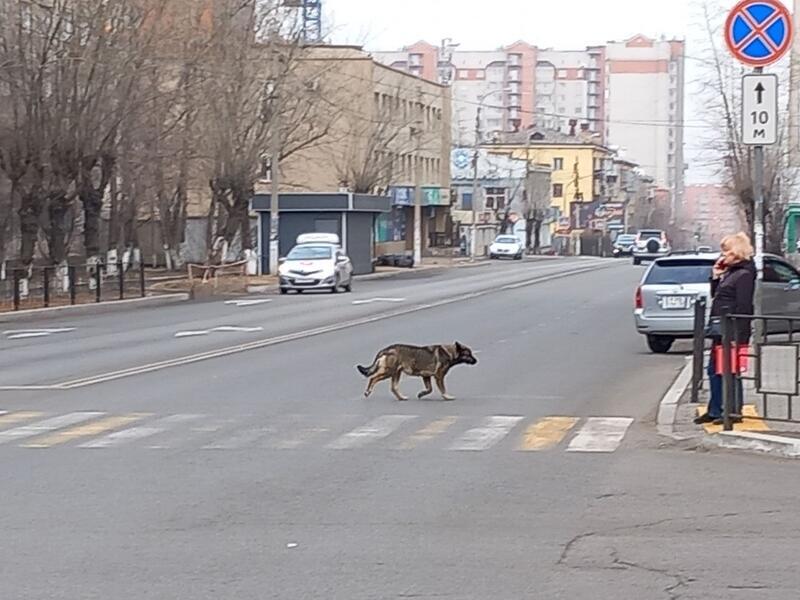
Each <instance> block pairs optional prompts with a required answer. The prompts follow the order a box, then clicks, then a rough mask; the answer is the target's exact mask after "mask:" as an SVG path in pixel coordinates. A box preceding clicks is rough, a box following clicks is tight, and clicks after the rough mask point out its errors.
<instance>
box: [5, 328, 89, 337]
mask: <svg viewBox="0 0 800 600" xmlns="http://www.w3.org/2000/svg"><path fill="white" fill-rule="evenodd" d="M70 331H75V327H57V328H52V329H12V330H9V331H4V332H3V335H5V336H6V338H7V339H9V340H23V339H28V338H40V337H48V336H50V335H52V334H54V333H68V332H70Z"/></svg>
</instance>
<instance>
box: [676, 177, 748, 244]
mask: <svg viewBox="0 0 800 600" xmlns="http://www.w3.org/2000/svg"><path fill="white" fill-rule="evenodd" d="M679 214H680V220H679V222H678V225H679V228H678V231H679V232H680V233H681V236H680V237H681V242H682V243H683V244H684V245H686V246H691V245H693V244H702V245H711V246H716V245H718V244H719V242H720V241H721V240H722V238H723V237H725V236H726V235H729V234H731V233H736V232H738V231H741V230H743V229H745V228H746V227H745V220H744V218H743V215H742V213H741V211H740V210H739V207H738V206H737V204H736V197H735V196H734V195H733V194H732V193H731V192H730V190H729V189H728V188H727V187H725V186H723V185H719V184H695V185H687V186H686V191H685V194H684V196H683V203H682V206H681V210H680V213H679Z"/></svg>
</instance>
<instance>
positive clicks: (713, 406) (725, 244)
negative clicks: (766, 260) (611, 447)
mask: <svg viewBox="0 0 800 600" xmlns="http://www.w3.org/2000/svg"><path fill="white" fill-rule="evenodd" d="M720 248H721V250H722V256H720V258H719V260H718V261H717V262H716V264H715V265H714V268H713V271H712V275H711V297H712V301H711V317H712V318H714V317H722V316H724V315H731V314H735V315H752V314H753V292H754V291H755V282H756V267H755V264H754V263H753V245H752V244H751V243H750V238H749V237H748V236H747V234H745V233H737V234H736V235H729V236H727V237H726V238H725V239H723V240H722V244H721V245H720ZM733 339H734V341H735V342H736V344H737V345H738V346H741V345H746V344H748V343H749V342H750V321H748V320H745V319H741V320H737V321H736V331H734V332H733ZM721 344H722V340H721V339H720V338H719V334H718V332H717V334H716V335H715V337H714V338H713V345H712V348H711V359H710V360H709V363H708V379H709V387H710V392H711V397H710V399H709V401H708V411H707V412H706V414H704V415H702V416H700V417H697V418H696V419H695V420H694V422H695V423H697V424H698V425H700V424H703V423H712V422H713V423H715V424H721V423H722V375H719V374H718V373H717V365H716V361H717V355H718V350H719V346H720V345H721ZM736 386H737V402H738V401H741V400H742V399H743V390H742V381H741V379H739V378H737V379H736ZM737 412H741V411H737ZM734 421H735V422H739V421H741V418H736V419H734Z"/></svg>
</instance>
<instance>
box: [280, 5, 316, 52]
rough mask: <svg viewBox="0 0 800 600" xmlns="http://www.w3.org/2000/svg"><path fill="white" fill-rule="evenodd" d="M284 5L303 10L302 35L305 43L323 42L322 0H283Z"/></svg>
mask: <svg viewBox="0 0 800 600" xmlns="http://www.w3.org/2000/svg"><path fill="white" fill-rule="evenodd" d="M283 5H284V6H286V7H287V8H294V9H298V10H301V11H302V16H303V30H302V37H303V41H304V42H305V43H307V44H319V43H320V42H322V0H283Z"/></svg>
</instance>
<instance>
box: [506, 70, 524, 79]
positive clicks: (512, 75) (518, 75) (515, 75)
mask: <svg viewBox="0 0 800 600" xmlns="http://www.w3.org/2000/svg"><path fill="white" fill-rule="evenodd" d="M508 81H509V83H521V82H522V70H521V69H518V68H513V69H509V70H508Z"/></svg>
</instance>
